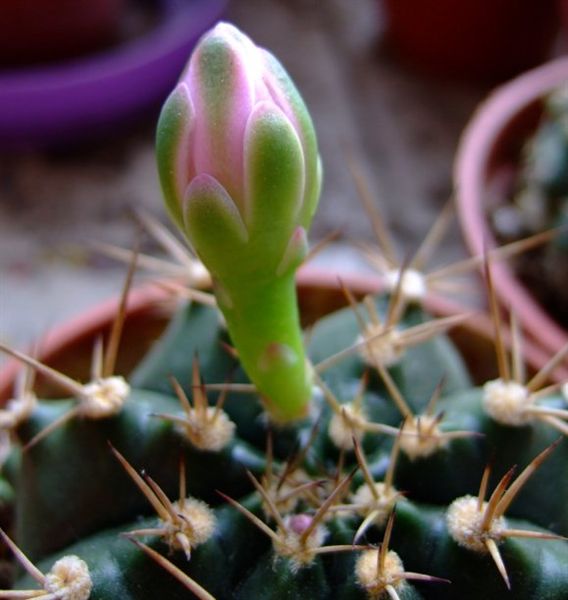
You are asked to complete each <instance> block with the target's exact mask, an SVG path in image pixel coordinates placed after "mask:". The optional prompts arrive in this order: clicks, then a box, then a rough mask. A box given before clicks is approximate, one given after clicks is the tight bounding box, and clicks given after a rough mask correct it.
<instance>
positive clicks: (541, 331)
mask: <svg viewBox="0 0 568 600" xmlns="http://www.w3.org/2000/svg"><path fill="white" fill-rule="evenodd" d="M566 81H568V57H565V58H560V59H557V60H555V61H552V62H550V63H548V64H546V65H543V66H542V67H539V68H538V69H534V70H532V71H529V72H527V73H526V74H524V75H522V76H520V77H518V78H517V79H514V80H513V81H511V82H509V83H507V84H505V85H503V86H502V87H500V88H498V89H497V90H495V91H494V92H493V93H492V94H491V96H489V98H488V99H487V100H486V101H485V102H484V103H483V104H482V105H481V106H480V107H479V109H478V110H477V111H476V113H475V115H474V117H473V119H472V120H471V122H470V123H469V125H468V126H467V128H466V130H465V131H464V133H463V135H462V139H461V142H460V145H459V149H458V153H457V157H456V162H455V166H454V178H455V187H456V190H457V192H456V200H457V207H458V214H459V218H460V221H461V226H462V230H463V235H464V238H465V240H466V242H467V244H468V246H469V248H470V250H471V252H472V253H473V254H480V253H482V252H483V251H484V250H485V249H486V248H488V249H491V248H495V247H496V246H497V243H496V241H495V238H494V236H493V233H492V231H491V228H490V226H489V224H488V220H487V214H488V208H489V203H490V202H492V203H495V205H497V204H499V203H501V202H505V201H506V199H505V198H504V197H499V196H500V194H499V192H500V191H501V189H502V188H503V186H500V185H499V180H500V178H501V177H502V175H503V174H504V173H506V172H507V171H509V172H511V171H512V170H514V169H515V167H516V164H518V160H519V155H520V152H521V149H522V147H523V145H524V142H525V141H526V140H527V138H528V137H529V136H530V135H531V133H532V132H533V131H534V128H535V127H536V125H537V122H538V118H539V116H540V113H541V110H542V99H543V98H544V97H545V96H546V95H547V94H548V93H549V92H551V91H552V90H553V89H555V88H556V87H558V85H560V84H561V83H563V82H566ZM493 273H494V278H493V279H494V285H495V289H496V292H497V294H498V296H499V297H500V298H501V300H502V301H503V302H504V303H505V304H506V305H509V306H510V307H511V308H512V310H513V311H514V312H515V313H516V315H517V316H518V318H519V320H520V322H521V324H522V326H523V327H524V329H525V330H526V331H527V333H528V334H529V335H530V336H531V337H532V338H533V341H534V342H535V343H536V344H538V345H540V346H541V347H542V348H544V349H545V350H546V351H547V352H549V353H554V352H557V351H558V350H559V349H560V348H562V347H563V346H564V345H565V344H566V343H567V342H568V332H567V331H565V330H564V329H562V328H561V327H560V326H559V325H558V324H557V323H556V322H555V321H553V320H552V319H551V317H550V316H549V315H548V314H547V313H546V311H545V309H544V308H543V307H542V306H541V305H540V304H539V303H538V302H537V301H536V300H535V299H534V298H533V297H532V295H531V293H530V290H528V289H527V288H526V287H525V286H524V285H523V284H522V283H521V282H520V281H519V280H518V279H517V277H516V275H515V273H514V272H513V270H512V268H511V267H510V266H509V265H508V264H507V263H506V262H496V263H495V264H494V265H493ZM565 362H566V365H565V367H566V368H567V369H568V360H567V361H565Z"/></svg>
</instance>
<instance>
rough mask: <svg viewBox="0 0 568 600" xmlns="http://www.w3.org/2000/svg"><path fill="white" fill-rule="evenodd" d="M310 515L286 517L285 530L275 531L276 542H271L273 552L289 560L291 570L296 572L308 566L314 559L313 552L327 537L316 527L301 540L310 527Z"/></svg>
mask: <svg viewBox="0 0 568 600" xmlns="http://www.w3.org/2000/svg"><path fill="white" fill-rule="evenodd" d="M311 522H312V517H311V516H310V515H288V516H286V517H284V525H285V527H286V529H285V530H282V529H281V528H280V527H279V528H278V530H277V532H276V533H277V534H278V540H276V539H275V540H274V541H273V546H274V552H276V554H277V555H278V556H283V557H285V558H288V559H289V560H290V564H291V570H292V571H293V572H296V571H298V570H299V569H300V568H301V567H303V566H305V565H309V564H310V563H311V562H312V561H313V560H314V558H315V556H316V555H315V553H314V550H317V549H318V548H321V546H322V545H323V543H324V541H325V538H326V537H327V529H326V528H325V527H324V526H323V525H321V524H320V525H317V526H316V527H315V529H314V530H313V531H312V532H311V533H310V535H309V536H308V537H307V539H305V540H302V533H303V532H304V531H305V530H306V529H307V528H308V527H309V526H310V524H311Z"/></svg>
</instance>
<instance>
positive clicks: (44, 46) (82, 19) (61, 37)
mask: <svg viewBox="0 0 568 600" xmlns="http://www.w3.org/2000/svg"><path fill="white" fill-rule="evenodd" d="M125 5H126V0H3V2H2V8H1V9H0V62H1V64H3V65H15V64H30V63H45V62H49V61H53V60H60V59H64V58H70V57H74V56H78V55H80V54H85V53H87V52H90V51H92V50H96V49H99V48H101V47H103V46H104V45H106V44H109V43H111V42H112V41H113V40H114V39H115V38H116V36H117V34H118V29H119V25H120V21H121V17H122V16H123V11H124V8H125Z"/></svg>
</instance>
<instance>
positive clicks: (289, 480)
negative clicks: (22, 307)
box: [0, 24, 568, 600]
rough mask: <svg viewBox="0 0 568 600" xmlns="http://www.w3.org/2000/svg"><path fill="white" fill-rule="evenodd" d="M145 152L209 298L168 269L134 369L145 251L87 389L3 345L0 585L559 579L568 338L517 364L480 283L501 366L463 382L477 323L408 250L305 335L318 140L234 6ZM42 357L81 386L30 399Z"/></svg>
mask: <svg viewBox="0 0 568 600" xmlns="http://www.w3.org/2000/svg"><path fill="white" fill-rule="evenodd" d="M157 154H158V165H159V171H160V177H161V181H162V187H163V190H164V195H165V198H166V203H167V206H168V209H169V212H170V214H171V216H172V218H173V220H174V222H175V223H176V225H177V226H178V227H179V229H180V230H181V231H182V232H183V234H184V236H185V237H186V238H187V240H188V241H189V242H190V244H191V246H192V247H193V250H194V251H195V253H196V254H197V256H198V257H199V259H201V260H202V261H203V264H204V265H205V267H206V269H207V271H208V272H209V273H210V274H211V279H212V282H213V291H214V294H215V296H214V297H212V296H211V295H210V294H208V293H207V292H206V291H204V290H196V289H189V288H186V287H184V285H183V284H181V283H180V282H174V283H172V282H170V283H166V284H164V283H162V284H161V285H162V286H163V287H166V288H167V289H168V290H169V293H171V294H173V295H175V296H176V297H177V298H178V300H181V301H180V302H178V308H177V310H176V312H175V314H174V315H173V318H172V320H171V322H170V324H169V326H168V327H167V329H166V331H165V332H164V333H163V335H162V336H161V337H160V339H158V340H157V341H156V342H155V343H154V345H153V346H152V348H151V349H150V350H149V352H148V353H147V354H146V355H145V356H143V358H142V359H141V360H140V361H139V363H138V365H137V367H136V368H135V369H134V371H133V372H132V373H130V374H129V376H128V378H127V379H126V378H123V377H122V376H121V375H119V374H117V373H115V364H116V357H117V356H118V355H119V350H120V341H121V340H120V338H121V331H122V326H123V322H124V318H125V309H126V305H127V301H128V289H129V282H130V280H131V275H132V272H133V270H134V265H135V260H133V261H132V264H131V267H130V269H129V277H128V281H127V285H126V286H125V290H124V293H123V296H122V301H121V303H120V309H119V312H118V316H117V318H116V320H115V325H114V327H113V328H112V332H111V333H110V335H109V336H107V337H106V338H105V339H101V340H96V341H95V342H94V351H93V358H92V368H91V378H90V380H89V381H87V382H86V383H82V382H78V381H76V380H75V379H73V378H71V377H69V376H68V375H65V374H63V373H59V372H58V371H56V370H54V369H52V368H51V367H48V366H46V365H44V364H42V363H41V362H40V361H39V360H37V359H36V358H34V357H32V356H28V355H26V354H23V353H21V352H17V351H15V350H12V349H10V348H6V347H4V346H2V350H3V351H5V352H7V353H8V354H11V355H12V356H14V357H16V358H17V359H18V360H20V361H21V362H23V363H24V364H25V365H26V370H25V373H24V377H23V378H22V382H21V385H20V386H18V387H17V388H16V390H15V397H14V398H13V399H12V401H11V402H9V403H8V404H6V406H5V407H4V409H3V410H2V412H1V413H0V417H1V420H0V425H1V427H2V440H3V448H5V451H3V454H2V456H3V458H4V460H5V464H4V467H3V472H2V478H3V479H2V485H3V486H5V487H6V489H7V490H8V491H9V492H10V493H8V494H6V498H7V500H6V502H7V503H9V504H10V505H13V508H14V510H15V514H16V519H15V523H10V522H4V525H6V526H9V527H10V528H11V530H10V532H9V533H3V532H2V538H3V540H4V542H5V545H6V547H7V548H8V549H9V551H10V552H11V553H12V554H13V555H14V556H15V558H16V559H17V561H18V562H19V563H20V565H21V567H22V568H21V569H20V570H19V571H17V575H16V576H15V578H14V584H13V589H12V590H11V591H1V592H0V597H2V598H26V599H32V598H34V599H35V598H38V599H39V598H41V599H43V600H87V599H88V598H93V599H98V600H107V599H108V600H111V599H113V600H115V599H117V598H121V599H122V600H129V599H131V600H144V599H148V600H149V599H155V598H168V599H177V598H180V599H181V598H190V597H196V598H200V599H201V600H203V599H209V600H210V599H211V598H216V599H217V600H231V599H234V600H241V599H242V600H244V599H247V600H250V599H259V600H260V599H262V600H266V599H275V600H278V599H300V598H302V599H303V598H310V599H321V600H327V599H331V598H333V599H334V600H335V599H340V600H341V599H343V600H357V599H362V600H364V599H365V598H371V599H379V598H391V600H397V599H398V600H405V599H417V598H432V599H445V598H448V599H451V598H455V599H458V598H459V599H460V600H463V599H466V600H467V599H472V600H473V599H474V598H475V599H476V600H477V599H479V598H484V599H488V600H491V599H499V600H502V598H504V597H505V598H506V597H510V598H515V600H529V599H530V600H534V599H535V598H542V599H544V598H546V599H548V600H564V599H566V597H567V596H566V593H567V592H566V590H568V569H566V565H567V564H568V542H567V541H566V538H565V536H567V535H568V477H566V473H567V469H568V440H567V434H568V426H567V424H566V421H568V407H567V399H566V391H567V387H568V386H566V385H564V388H562V387H561V384H554V385H549V383H548V379H549V376H550V375H551V373H552V372H553V370H554V368H555V366H556V365H558V364H559V363H560V362H561V361H562V360H564V359H565V358H566V354H567V353H568V348H566V349H564V350H563V351H562V352H561V353H559V354H558V355H557V356H556V357H552V358H551V360H550V362H549V364H548V365H547V366H545V367H544V368H543V369H542V370H541V371H540V372H539V373H536V374H532V375H530V376H527V375H526V374H525V373H524V367H523V364H522V358H521V352H520V336H519V335H518V334H517V333H516V327H515V326H514V321H513V327H512V329H513V344H512V352H511V355H510V356H509V352H508V350H507V347H506V345H505V344H504V342H503V339H502V334H501V332H502V331H503V329H504V326H503V325H502V324H501V323H500V320H499V318H498V314H497V311H496V309H495V307H494V304H495V303H494V302H492V305H493V307H494V311H493V312H494V321H495V340H496V342H495V346H496V354H497V359H498V361H497V362H498V366H499V377H498V379H494V380H492V381H490V382H486V383H485V385H483V386H482V387H476V386H475V385H474V384H473V383H472V378H471V376H470V374H469V373H468V371H467V369H466V367H465V364H464V362H463V360H462V358H461V356H460V354H459V352H458V350H457V349H456V347H455V346H454V345H453V343H452V342H451V341H450V338H449V337H448V336H447V335H446V332H447V330H448V329H450V328H451V327H453V326H455V325H457V324H460V323H463V321H464V319H467V317H464V316H454V317H449V318H441V319H434V318H432V317H431V316H429V315H428V314H427V312H426V310H425V309H424V308H422V307H421V306H420V305H419V304H416V302H415V300H416V299H413V298H409V297H408V295H407V294H405V293H404V289H402V288H403V285H402V282H403V281H404V267H400V268H399V273H398V275H397V277H395V280H396V281H395V283H394V285H392V287H391V292H390V293H389V294H388V295H387V296H380V297H367V298H364V299H363V300H362V302H360V301H361V298H360V297H356V296H355V295H354V294H353V293H352V292H351V291H350V290H349V289H348V288H345V296H346V298H345V303H344V304H345V305H347V306H346V307H345V308H343V309H342V310H339V311H338V312H335V313H333V314H329V315H328V316H325V317H323V318H322V319H321V320H319V321H318V322H317V323H316V324H315V325H314V326H313V327H312V329H311V331H310V333H309V335H307V336H305V337H306V339H307V341H306V343H305V344H304V333H303V332H302V330H301V327H300V320H299V311H298V308H297V301H296V291H295V280H294V277H295V271H296V268H297V267H298V265H299V264H300V263H301V262H302V261H303V260H304V258H305V256H306V255H307V241H306V235H307V229H308V227H309V224H310V221H311V219H312V217H313V213H314V211H315V207H316V204H317V201H318V196H319V188H320V179H321V169H320V166H319V158H318V151H317V143H316V138H315V134H314V130H313V126H312V124H311V120H310V117H309V114H308V112H307V110H306V108H305V106H304V104H303V102H302V100H301V98H300V96H299V94H298V92H297V91H296V89H295V88H294V86H293V84H292V83H291V81H290V79H289V78H288V76H287V75H286V73H285V71H284V70H283V68H282V67H281V66H280V65H279V63H278V62H277V61H276V59H274V57H272V56H271V55H270V54H268V53H267V52H266V51H264V50H261V49H259V48H257V47H256V46H254V44H253V43H252V42H251V41H250V40H249V39H248V38H247V37H245V36H244V35H243V34H242V33H240V32H239V31H237V30H236V29H235V28H234V27H232V26H230V25H226V24H221V25H219V26H217V27H216V28H215V29H214V30H213V31H211V32H210V33H208V34H207V35H206V36H204V38H202V40H201V41H200V43H199V44H198V46H197V48H196V50H195V52H194V54H193V56H192V58H191V60H190V62H189V65H188V67H187V69H186V71H185V72H184V74H183V75H182V77H181V79H180V83H179V84H178V87H177V88H176V89H175V90H174V91H173V92H172V94H171V96H170V98H169V99H168V100H167V102H166V104H165V106H164V109H163V111H162V116H161V118H160V121H159V125H158V140H157ZM142 218H143V219H145V222H146V225H147V226H148V227H149V229H150V230H151V231H152V232H153V233H154V234H155V235H156V236H157V237H158V238H159V239H160V240H161V242H162V243H163V245H164V246H165V247H166V248H167V249H168V251H169V252H170V253H171V254H172V255H173V256H174V257H175V258H176V261H177V264H176V266H175V272H176V273H179V272H180V269H187V270H188V275H187V278H186V281H189V282H191V283H192V284H194V285H195V284H196V283H197V282H201V283H203V284H207V282H208V281H209V276H208V274H207V272H206V271H205V269H204V268H203V265H201V264H200V263H198V262H197V261H196V259H195V258H189V257H188V255H186V254H185V253H184V252H183V250H181V248H180V246H179V244H177V243H175V242H173V241H172V239H171V238H170V237H169V236H168V234H165V233H164V231H163V229H161V228H160V227H159V226H156V225H155V224H153V223H152V222H151V221H148V219H147V218H146V217H142ZM107 250H108V249H107ZM111 251H112V252H114V253H115V254H116V255H117V256H119V257H120V258H124V254H122V253H120V252H117V251H116V249H113V250H111ZM139 260H140V263H141V264H142V263H143V264H145V265H146V266H150V267H152V268H153V267H156V265H158V266H163V263H161V262H160V261H155V260H152V259H151V258H150V257H144V256H142V257H140V259H139ZM391 262H393V264H394V261H391ZM391 267H392V265H390V266H389V269H391ZM391 270H392V269H391ZM486 274H487V278H488V283H489V289H490V291H491V276H490V275H491V273H490V265H487V267H486ZM36 372H37V373H39V374H41V375H42V376H43V377H44V378H47V379H49V380H50V381H51V383H52V384H53V385H54V386H56V388H58V389H59V390H60V393H61V395H62V396H66V395H67V396H70V397H68V398H64V399H38V398H36V394H35V393H34V376H33V375H34V373H36ZM9 447H11V450H10V448H9ZM488 465H489V466H488ZM515 466H516V468H517V469H518V474H517V475H516V476H515V472H514V467H515Z"/></svg>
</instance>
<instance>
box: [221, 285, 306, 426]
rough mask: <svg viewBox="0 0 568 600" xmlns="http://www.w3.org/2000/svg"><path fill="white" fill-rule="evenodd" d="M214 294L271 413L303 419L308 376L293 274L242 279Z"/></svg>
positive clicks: (278, 417)
mask: <svg viewBox="0 0 568 600" xmlns="http://www.w3.org/2000/svg"><path fill="white" fill-rule="evenodd" d="M235 285H236V284H235ZM231 287H232V286H231ZM216 295H217V299H218V302H219V305H220V308H221V310H222V311H223V315H224V316H225V319H226V321H227V327H228V329H229V334H230V336H231V339H232V342H233V344H234V345H235V346H236V347H237V348H238V351H239V358H240V360H241V363H242V365H243V367H244V369H245V371H246V373H247V374H248V376H249V377H250V379H251V380H252V382H253V383H254V384H255V386H256V388H257V389H258V391H259V392H260V394H261V395H262V396H263V398H264V400H265V402H266V405H267V409H268V411H269V412H270V413H271V416H272V418H273V419H274V420H276V421H280V422H287V421H294V420H298V419H301V418H304V417H305V416H306V415H307V413H308V408H309V402H310V398H311V393H312V385H311V384H312V379H311V374H310V369H309V366H308V364H307V361H306V357H305V352H304V346H303V340H302V331H301V328H300V320H299V314H298V307H297V299H296V287H295V280H294V273H289V274H286V275H285V276H283V277H279V278H275V279H270V280H268V281H264V282H262V283H260V282H259V283H254V280H252V281H248V282H247V285H246V286H242V285H241V286H239V288H238V290H237V289H235V291H234V293H232V290H231V289H230V288H220V287H217V290H216Z"/></svg>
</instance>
